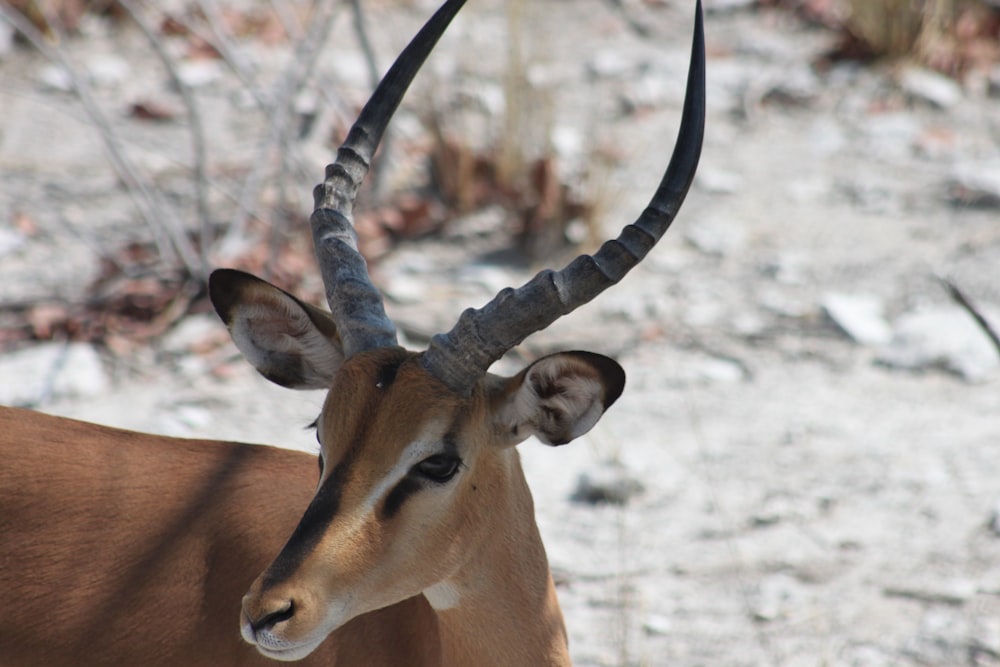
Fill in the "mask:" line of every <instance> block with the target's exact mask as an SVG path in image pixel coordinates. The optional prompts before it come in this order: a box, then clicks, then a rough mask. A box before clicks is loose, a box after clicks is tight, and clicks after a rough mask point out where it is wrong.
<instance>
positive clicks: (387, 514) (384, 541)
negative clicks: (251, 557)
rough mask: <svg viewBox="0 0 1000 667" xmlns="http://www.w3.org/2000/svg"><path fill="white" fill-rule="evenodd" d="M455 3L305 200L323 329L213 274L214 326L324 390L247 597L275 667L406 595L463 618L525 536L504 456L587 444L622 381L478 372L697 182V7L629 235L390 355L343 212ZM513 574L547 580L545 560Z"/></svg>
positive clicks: (521, 504) (570, 363) (290, 301)
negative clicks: (482, 579) (307, 493)
mask: <svg viewBox="0 0 1000 667" xmlns="http://www.w3.org/2000/svg"><path fill="white" fill-rule="evenodd" d="M463 4H464V0H449V1H448V2H446V3H445V4H444V5H443V6H442V7H441V8H440V9H439V10H438V11H437V13H436V14H435V15H434V16H433V17H432V18H431V19H430V20H429V21H428V23H427V24H426V25H425V26H424V27H423V29H422V30H421V31H420V32H419V33H418V34H417V36H416V37H415V38H414V39H413V41H412V42H411V43H410V44H409V46H407V48H406V49H405V50H404V51H403V53H402V54H401V55H400V56H399V58H398V59H397V60H396V62H395V63H394V64H393V66H392V68H391V69H390V70H389V72H388V73H387V74H386V76H385V78H384V79H383V80H382V82H381V83H380V85H379V86H378V88H377V89H376V91H375V92H374V94H373V95H372V97H371V99H370V100H369V101H368V103H367V104H366V105H365V107H364V109H363V110H362V112H361V114H360V116H359V118H358V120H357V122H356V123H355V125H354V126H353V128H352V129H351V131H350V133H349V135H348V137H347V139H346V141H345V142H344V144H343V145H342V146H341V148H340V149H339V151H338V153H337V159H336V161H335V162H334V163H333V164H331V165H329V166H328V167H327V169H326V178H325V181H324V183H322V184H321V185H319V186H317V188H316V190H315V192H314V195H315V211H314V212H313V214H312V218H311V227H312V232H313V239H314V243H315V248H316V254H317V258H318V262H319V266H320V269H321V271H322V275H323V282H324V285H325V288H326V296H327V301H328V303H329V306H330V312H329V313H327V312H325V311H323V310H321V309H319V308H316V307H314V306H311V305H309V304H306V303H304V302H302V301H300V300H298V299H297V298H295V297H294V296H292V295H290V294H288V293H286V292H284V291H282V290H280V289H278V288H277V287H274V286H272V285H270V284H268V283H266V282H264V281H261V280H259V279H257V278H254V277H252V276H250V275H247V274H245V273H241V272H238V271H233V270H225V269H224V270H219V271H216V272H214V273H213V274H212V276H211V280H210V294H211V298H212V301H213V303H214V305H215V308H216V310H217V311H218V312H219V314H220V316H221V317H222V319H223V320H224V321H225V323H226V325H227V326H228V327H229V330H230V332H231V334H232V337H233V340H234V341H235V343H236V345H237V346H238V347H239V349H240V350H241V351H242V353H243V354H244V355H245V356H246V358H247V359H248V360H249V361H250V362H251V363H252V364H253V365H254V366H255V368H256V369H257V370H258V371H259V372H260V373H261V374H263V375H264V376H265V377H267V378H268V379H270V380H272V381H274V382H276V383H278V384H281V385H284V386H287V387H292V388H300V389H306V388H308V389H319V388H323V389H328V390H329V393H328V395H327V398H326V402H325V404H324V406H323V410H322V413H321V415H320V416H319V418H318V420H317V437H318V439H319V441H320V446H321V453H320V457H319V459H320V481H319V486H318V489H317V491H316V494H315V496H314V498H313V500H312V502H311V503H310V505H309V506H308V508H307V509H306V510H305V513H304V516H303V517H302V519H301V522H300V523H299V525H298V527H297V528H296V529H295V531H294V533H293V534H292V535H291V537H290V538H289V540H288V543H287V544H286V545H285V547H284V549H283V550H282V551H281V553H279V554H278V555H277V557H276V558H275V560H274V561H273V563H272V564H271V565H270V566H269V567H268V568H267V569H266V570H265V571H264V572H263V573H262V574H261V575H260V576H259V577H258V578H257V580H256V581H255V582H254V583H253V585H252V586H251V588H250V590H249V592H248V593H247V594H246V596H245V597H244V599H243V608H242V616H241V627H242V633H243V636H244V638H245V639H246V640H247V641H248V642H250V643H252V644H256V645H257V647H258V649H259V650H260V652H262V653H263V654H265V655H267V656H269V657H272V658H277V659H284V660H295V659H299V658H302V657H304V656H306V655H308V654H309V653H310V652H311V651H312V650H313V649H315V648H316V647H317V646H318V645H319V644H320V642H322V641H323V640H324V639H325V638H326V637H327V636H328V635H329V634H330V633H331V632H332V631H333V630H335V629H337V628H339V627H340V626H342V625H343V624H345V623H346V622H347V621H349V620H350V619H352V618H354V617H356V616H358V615H360V614H363V613H366V612H369V611H372V610H375V609H378V608H381V607H384V606H387V605H391V604H394V603H396V602H399V601H401V600H404V599H406V598H409V597H412V596H415V595H419V594H421V593H423V594H425V595H426V596H427V598H428V600H429V601H430V602H431V604H432V606H434V607H435V608H437V609H439V610H440V609H447V608H449V607H450V606H454V605H460V604H462V596H464V595H469V596H474V595H475V590H472V589H474V588H475V586H474V585H472V586H470V587H467V588H465V589H463V588H462V587H461V586H456V585H453V583H454V582H455V581H456V580H458V579H460V574H461V572H462V571H463V570H464V569H465V568H468V567H469V566H470V564H471V563H474V562H475V561H476V560H477V559H481V558H484V557H485V556H484V554H483V553H482V552H483V549H484V545H485V544H486V543H487V542H488V541H489V540H491V539H495V538H496V536H497V533H498V532H499V533H503V538H504V540H506V541H507V542H508V543H510V544H513V545H515V548H516V544H517V543H518V541H519V540H520V539H521V538H522V536H524V535H528V536H529V537H530V535H529V534H532V531H534V532H533V534H534V535H536V536H537V528H535V525H534V518H533V510H532V505H531V500H530V494H529V493H528V492H527V489H526V486H525V484H524V479H523V476H522V472H521V468H520V464H519V461H518V457H517V453H516V450H515V448H514V445H517V444H518V443H520V442H522V441H524V440H525V439H526V438H528V437H529V436H532V435H533V436H535V437H537V438H538V439H539V440H541V441H542V442H544V443H546V444H549V445H562V444H565V443H568V442H570V441H571V440H573V439H574V438H577V437H578V436H580V435H582V434H584V433H586V432H587V431H588V430H589V429H590V428H591V427H593V425H594V424H595V423H596V422H597V420H598V419H599V418H600V417H601V415H602V414H603V413H604V411H605V410H606V409H607V408H608V407H609V406H610V405H611V404H612V403H613V402H614V401H615V400H616V399H617V398H618V396H619V395H620V394H621V392H622V389H623V387H624V383H625V374H624V372H623V370H622V368H621V367H620V366H619V365H618V364H617V363H616V362H615V361H613V360H611V359H609V358H607V357H604V356H601V355H598V354H593V353H589V352H565V353H560V354H555V355H551V356H548V357H544V358H542V359H540V360H538V361H536V362H534V363H533V364H531V365H530V366H528V367H527V368H525V369H524V370H523V371H522V372H521V373H519V374H518V375H516V376H514V377H499V376H496V375H493V374H490V373H488V369H489V367H490V365H491V364H492V363H493V362H494V361H496V360H497V359H499V358H500V357H501V356H502V355H503V354H504V353H505V352H507V351H508V350H510V349H511V348H512V347H514V346H515V345H517V344H519V343H520V342H521V341H522V340H523V339H524V338H525V337H527V336H528V335H530V334H531V333H533V332H536V331H539V330H541V329H544V328H545V327H547V326H548V325H549V324H551V323H552V322H553V321H555V320H556V319H557V318H558V317H560V316H562V315H564V314H566V313H569V312H570V311H572V310H573V309H575V308H577V307H578V306H580V305H582V304H584V303H586V302H588V301H590V300H591V299H593V298H594V297H595V296H596V295H597V294H598V293H600V292H601V291H603V290H604V289H606V288H607V287H609V286H611V285H612V284H614V283H616V282H618V281H619V280H620V279H621V278H622V277H623V276H624V275H625V274H626V273H627V272H628V271H629V270H630V269H631V268H632V267H633V266H635V265H636V264H637V263H638V262H639V261H640V260H641V259H642V258H643V257H644V256H645V255H646V253H647V252H648V251H649V250H650V249H651V248H652V247H653V245H654V244H655V243H656V242H657V241H658V240H659V238H660V237H661V236H662V235H663V233H664V232H665V231H666V229H667V227H668V226H669V225H670V223H671V222H672V220H673V219H674V216H675V214H676V213H677V211H678V209H679V208H680V205H681V203H682V201H683V200H684V197H685V195H686V194H687V191H688V188H689V187H690V184H691V181H692V179H693V177H694V172H695V169H696V167H697V163H698V157H699V154H700V151H701V143H702V133H703V126H704V113H705V112H704V104H705V103H704V94H705V93H704V76H705V74H704V38H703V34H702V22H701V7H700V4H699V7H698V13H697V17H696V24H695V37H694V43H693V47H692V59H691V65H690V70H689V73H688V83H687V95H686V100H685V104H684V111H683V118H682V121H681V127H680V131H679V137H678V141H677V145H676V147H675V149H674V152H673V156H672V157H671V160H670V165H669V167H668V169H667V171H666V174H665V175H664V177H663V179H662V181H661V183H660V185H659V187H658V189H657V190H656V193H655V195H654V196H653V198H652V200H651V202H650V204H649V206H648V207H647V208H646V209H645V211H644V212H643V213H642V214H641V215H640V216H639V218H638V219H637V220H636V221H635V222H634V223H633V224H630V225H628V226H626V227H625V228H624V229H623V230H622V232H621V234H620V236H619V237H618V238H617V239H616V240H611V241H608V242H606V243H605V244H604V245H603V246H602V247H601V248H600V249H599V250H598V251H597V252H596V253H595V254H594V255H592V256H591V255H583V256H580V257H578V258H577V259H575V260H574V261H573V262H571V263H570V264H569V265H567V266H566V267H565V268H563V269H562V270H559V271H550V270H546V271H543V272H542V273H540V274H538V275H537V276H535V277H534V278H533V279H532V280H530V281H529V282H528V283H526V284H525V285H523V286H522V287H520V288H518V289H510V288H508V289H504V290H503V291H501V292H500V293H499V294H497V295H496V297H495V298H494V299H493V300H492V301H490V302H489V303H488V304H486V305H485V306H484V307H483V308H481V309H478V310H474V309H469V310H466V311H465V312H464V313H462V315H461V317H460V318H459V320H458V322H457V324H456V325H455V326H454V328H453V329H452V330H451V331H449V332H447V333H443V334H439V335H436V336H434V338H433V339H432V340H431V342H430V345H429V347H428V348H427V349H426V350H424V351H422V352H413V351H407V350H404V349H403V348H401V347H400V346H399V345H398V343H397V338H396V332H395V328H394V326H393V324H392V322H391V321H390V320H389V318H388V317H387V316H386V313H385V310H384V307H383V303H382V299H381V295H380V293H379V291H378V290H377V289H376V288H375V286H374V285H373V284H372V282H371V279H370V277H369V275H368V271H367V267H366V264H365V261H364V259H363V258H362V256H361V255H360V254H359V252H358V250H357V239H356V235H355V232H354V229H353V226H352V223H351V215H352V207H353V202H354V199H355V196H356V194H357V192H358V188H359V187H360V185H361V182H362V180H363V178H364V176H365V174H366V173H367V171H368V168H369V163H370V161H371V159H372V156H373V154H374V152H375V149H376V146H377V145H378V142H379V140H380V138H381V136H382V134H383V132H384V130H385V128H386V126H387V124H388V122H389V119H390V117H391V115H392V113H393V112H394V110H395V109H396V107H397V106H398V104H399V102H400V100H401V98H402V96H403V94H404V92H405V90H406V88H407V87H408V85H409V83H410V81H411V80H412V78H413V77H414V75H415V74H416V72H417V70H418V69H419V67H420V66H421V64H422V63H423V61H424V59H425V58H426V57H427V55H428V54H429V53H430V51H431V50H432V48H433V46H434V44H435V43H436V42H437V40H438V38H439V37H440V36H441V34H442V33H443V32H444V30H445V28H446V27H447V25H448V23H449V22H450V21H451V19H452V18H453V17H454V16H455V14H456V13H457V12H458V10H459V9H460V8H461V6H462V5H463ZM513 516H521V519H520V521H521V522H522V523H523V524H524V525H526V526H527V527H523V526H522V525H521V523H518V522H517V521H508V518H509V517H513ZM525 563H526V564H524V565H523V566H520V567H524V568H527V569H530V568H532V567H534V568H536V569H537V568H542V569H544V576H545V577H547V576H548V571H547V564H546V563H545V559H544V552H542V553H541V555H540V556H539V557H537V558H536V557H526V558H525ZM531 574H532V576H534V575H537V574H538V573H537V572H534V573H531ZM560 623H561V620H560ZM560 627H561V626H560Z"/></svg>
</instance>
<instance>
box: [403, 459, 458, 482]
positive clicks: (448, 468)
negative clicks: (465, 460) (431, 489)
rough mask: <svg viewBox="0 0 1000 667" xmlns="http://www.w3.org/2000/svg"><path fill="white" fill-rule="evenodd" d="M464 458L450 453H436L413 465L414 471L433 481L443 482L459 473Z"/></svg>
mask: <svg viewBox="0 0 1000 667" xmlns="http://www.w3.org/2000/svg"><path fill="white" fill-rule="evenodd" d="M461 465H462V459H460V458H458V457H457V456H451V455H448V454H435V455H434V456H428V457H427V458H426V459H424V460H423V461H421V462H420V463H418V464H417V465H415V466H413V472H415V473H417V474H418V475H420V476H421V477H426V478H427V479H429V480H431V481H432V482H437V483H439V484H443V483H444V482H447V481H449V480H450V479H451V478H452V477H454V476H455V475H456V474H457V473H458V468H459V466H461Z"/></svg>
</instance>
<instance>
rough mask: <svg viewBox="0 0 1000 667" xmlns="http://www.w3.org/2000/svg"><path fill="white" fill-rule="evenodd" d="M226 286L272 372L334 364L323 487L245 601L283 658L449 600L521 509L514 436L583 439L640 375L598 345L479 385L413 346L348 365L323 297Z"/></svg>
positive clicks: (314, 376)
mask: <svg viewBox="0 0 1000 667" xmlns="http://www.w3.org/2000/svg"><path fill="white" fill-rule="evenodd" d="M211 287H212V294H213V300H215V303H216V306H217V307H218V308H219V309H220V312H221V313H222V314H223V317H224V318H225V319H226V321H227V323H228V324H229V326H230V329H231V330H232V332H233V336H234V340H236V341H237V343H238V344H239V345H240V347H241V349H243V351H244V353H245V355H246V356H247V358H248V359H250V360H251V361H254V362H255V364H257V365H258V369H259V370H260V371H261V372H262V373H263V374H264V375H266V376H268V377H272V378H279V379H280V380H281V381H282V383H283V384H286V385H288V386H292V387H300V388H304V387H315V386H317V385H319V384H320V383H322V382H324V379H323V378H322V377H321V375H320V371H319V370H317V369H322V368H327V369H329V370H330V371H331V372H332V373H333V377H332V378H329V379H328V380H326V382H327V384H328V385H330V386H331V389H330V391H329V393H328V395H327V399H326V402H325V405H324V407H323V411H322V414H321V416H320V418H319V419H318V420H317V429H318V433H317V435H318V439H319V441H320V443H321V453H320V463H321V474H320V481H319V486H318V489H317V491H316V495H315V497H314V498H313V500H312V502H311V503H310V505H309V507H308V508H307V509H306V511H305V514H304V516H303V517H302V520H301V521H300V523H299V525H298V527H297V528H296V529H295V531H294V533H293V534H292V536H291V537H290V538H289V540H288V543H287V544H286V546H285V547H284V549H283V550H282V551H281V553H280V554H279V555H278V556H277V558H276V559H275V560H274V562H273V563H272V564H271V566H270V567H268V569H267V570H266V571H265V572H264V573H263V574H262V575H261V576H260V577H258V579H257V580H256V581H255V582H254V584H253V586H252V587H251V588H250V591H249V592H248V593H247V595H246V596H245V597H244V599H243V611H242V618H241V629H242V633H243V636H244V638H245V639H246V640H247V641H248V642H250V643H252V644H255V645H256V646H257V647H258V649H259V650H260V651H261V652H262V653H263V654H265V655H267V656H269V657H272V658H276V659H285V660H295V659H300V658H302V657H304V656H306V655H308V653H310V652H311V651H312V650H313V649H315V648H316V647H317V646H318V645H319V644H320V642H322V641H323V640H324V639H325V638H326V637H327V635H329V633H330V632H332V631H333V630H335V629H336V628H338V627H340V626H341V625H343V624H344V623H346V622H347V621H349V620H350V619H352V618H354V617H356V616H358V615H360V614H363V613H366V612H369V611H373V610H375V609H379V608H382V607H385V606H388V605H391V604H394V603H396V602H399V601H402V600H404V599H406V598H409V597H412V596H414V595H418V594H420V593H422V592H429V599H431V601H432V603H434V602H437V603H438V604H442V603H441V602H440V597H439V596H437V595H435V594H434V593H435V591H436V587H437V586H438V585H439V584H441V583H442V582H447V581H448V580H449V578H450V577H451V576H452V575H454V574H455V573H456V572H457V571H459V569H460V568H462V567H463V565H465V564H466V562H467V560H468V559H470V558H475V557H477V554H481V552H482V550H481V549H480V548H479V545H480V544H481V543H482V542H483V540H484V539H485V538H486V537H487V536H488V535H489V533H490V532H491V531H495V530H497V527H498V526H501V525H503V524H504V521H503V520H502V519H500V520H498V518H497V516H496V515H497V514H500V515H504V514H505V513H506V512H509V510H510V507H509V506H510V503H511V502H513V498H512V497H511V494H512V492H511V488H512V486H513V485H515V484H516V482H517V481H518V479H519V476H520V475H521V472H520V467H519V464H518V461H517V454H516V452H515V450H514V448H513V445H516V444H517V443H519V442H521V441H523V440H524V439H525V438H527V437H529V436H531V435H535V436H537V437H538V438H539V439H541V440H543V441H544V442H546V443H549V444H553V445H558V444H564V443H566V442H569V441H570V440H572V439H574V438H576V437H577V436H579V435H582V434H583V433H585V432H586V431H588V430H589V429H590V428H591V427H592V426H593V425H594V424H595V423H596V422H597V420H598V419H599V418H600V416H601V415H602V414H603V413H604V411H605V409H606V408H607V407H608V406H610V405H611V403H613V402H614V400H615V399H617V398H618V396H619V395H620V394H621V392H622V389H623V387H624V380H625V377H624V372H623V371H622V370H621V367H620V366H618V364H617V363H615V362H614V361H612V360H610V359H608V358H606V357H602V356H600V355H595V354H590V353H585V352H569V353H563V354H557V355H552V356H549V357H545V358H543V359H540V360H539V361H537V362H535V363H534V364H532V365H531V366H529V367H528V368H527V369H525V371H523V372H522V373H520V374H519V375H517V376H515V377H513V378H501V377H497V376H493V375H484V376H483V377H482V378H481V379H480V380H479V381H478V382H477V383H476V385H475V386H474V388H473V390H472V391H471V392H469V394H468V395H464V394H461V393H457V392H455V391H453V390H451V389H449V388H448V387H447V386H445V385H444V384H443V383H442V382H441V381H440V380H438V379H437V378H436V377H434V376H433V375H432V374H431V373H430V372H428V371H427V369H426V368H425V367H424V364H423V359H422V357H423V355H421V354H417V353H413V352H407V351H405V350H403V349H402V348H399V347H390V348H380V349H374V350H369V351H365V352H361V353H358V354H355V355H353V356H351V357H350V358H348V359H347V360H346V361H343V362H342V363H340V365H339V366H338V365H337V362H338V361H340V360H341V359H343V355H342V354H341V353H340V352H339V351H338V345H339V340H338V338H337V337H336V336H331V335H330V333H331V332H334V331H335V327H334V326H333V324H332V322H329V321H327V320H326V319H325V318H326V317H327V316H325V315H323V314H322V313H320V312H319V311H318V310H312V311H310V310H308V307H307V306H304V305H303V304H301V303H300V302H298V301H297V300H296V299H294V298H293V297H291V296H290V295H287V294H285V293H284V292H282V291H281V290H279V289H277V288H275V287H272V286H270V285H268V284H267V283H264V282H263V281H260V280H258V279H256V278H253V277H252V276H249V275H247V274H243V273H240V272H236V271H219V272H216V273H215V274H213V276H212V283H211ZM279 350H280V352H281V354H279V353H278V351H279ZM331 360H332V361H331ZM276 365H280V366H281V367H280V368H277V367H276ZM460 603H461V600H460V599H452V600H449V601H448V602H447V604H460Z"/></svg>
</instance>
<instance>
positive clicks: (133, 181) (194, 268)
mask: <svg viewBox="0 0 1000 667" xmlns="http://www.w3.org/2000/svg"><path fill="white" fill-rule="evenodd" d="M0 18H2V19H3V20H5V21H7V22H8V23H9V24H10V25H12V26H13V27H14V29H15V30H17V31H19V32H20V33H21V34H22V35H24V37H25V38H26V39H27V40H28V41H29V42H31V44H32V46H34V47H35V48H36V49H37V50H38V51H39V52H40V53H41V54H42V55H44V56H45V57H46V58H48V59H49V60H52V61H53V62H55V63H58V64H59V65H60V66H61V67H62V68H63V69H64V70H65V71H66V73H67V74H68V75H69V80H70V82H71V84H72V86H73V90H74V91H75V92H76V95H77V98H78V99H79V100H80V103H81V104H82V105H83V108H84V111H85V112H86V114H87V116H88V117H89V118H90V121H91V122H92V123H93V124H94V126H95V127H96V128H97V130H98V133H99V135H100V137H101V139H102V141H103V143H104V147H105V150H106V151H107V154H108V159H109V161H110V162H111V165H112V167H113V168H114V170H115V173H116V174H117V175H118V178H119V179H121V181H122V183H124V184H125V187H126V190H127V191H128V193H129V195H130V196H131V198H132V202H133V204H135V206H136V208H137V209H139V214H140V215H141V216H142V217H143V219H144V220H145V221H146V223H147V224H148V225H149V227H150V229H151V230H152V231H153V236H154V240H155V242H156V245H157V248H158V249H159V251H160V254H161V256H163V257H164V258H170V257H175V256H176V257H178V258H179V259H180V261H181V263H182V264H183V265H184V268H185V269H186V270H187V272H188V273H189V274H190V275H192V276H204V275H206V274H207V269H208V267H207V266H206V265H202V264H201V263H200V262H199V260H198V255H197V253H196V252H195V250H194V247H193V246H192V244H191V242H190V241H189V240H188V238H187V236H186V235H185V233H184V228H183V226H182V225H181V223H180V221H178V220H177V218H176V217H175V216H173V215H172V214H171V212H170V209H169V208H168V207H166V206H164V205H163V203H162V202H161V201H160V199H159V197H157V196H156V194H155V192H154V191H152V190H151V189H150V188H149V187H148V186H147V184H146V182H145V181H144V180H143V179H142V178H140V176H139V174H138V171H137V170H136V169H135V167H134V165H133V164H132V161H131V160H129V158H128V157H127V156H126V155H125V153H124V151H123V150H122V148H121V145H120V143H121V142H120V141H119V138H118V135H117V134H116V133H115V131H114V129H113V128H112V127H111V123H110V122H108V118H107V116H106V115H105V114H104V112H103V111H102V110H101V108H100V106H99V105H98V104H97V102H96V100H95V99H94V96H93V94H92V92H91V90H90V85H89V84H88V83H87V79H86V77H85V76H82V75H81V74H80V72H78V71H77V69H76V67H75V66H74V65H73V62H72V61H71V60H70V58H69V57H67V55H66V54H65V53H64V52H63V51H62V50H61V49H59V48H57V47H54V46H52V45H51V44H50V43H49V41H48V40H47V39H46V38H45V36H44V35H43V34H42V33H41V32H40V31H39V30H38V29H37V28H36V27H35V26H34V25H32V24H31V22H30V21H28V20H26V19H25V18H24V16H23V15H21V14H20V13H19V12H17V11H16V10H14V9H13V8H12V7H11V6H10V5H9V4H7V3H0Z"/></svg>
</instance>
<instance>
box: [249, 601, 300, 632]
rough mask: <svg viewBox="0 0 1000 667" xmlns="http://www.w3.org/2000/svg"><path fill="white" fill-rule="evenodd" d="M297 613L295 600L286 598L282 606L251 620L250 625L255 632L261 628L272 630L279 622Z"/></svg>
mask: <svg viewBox="0 0 1000 667" xmlns="http://www.w3.org/2000/svg"><path fill="white" fill-rule="evenodd" d="M294 615H295V602H294V601H293V600H286V601H285V603H284V604H283V605H281V607H280V608H278V609H275V610H274V611H270V612H268V613H266V614H264V615H263V616H261V617H260V618H258V619H256V620H251V621H250V627H251V628H253V631H254V632H255V633H257V632H260V631H261V630H270V629H272V628H273V627H274V626H276V625H277V624H278V623H282V622H284V621H287V620H288V619H290V618H291V617H292V616H294Z"/></svg>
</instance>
